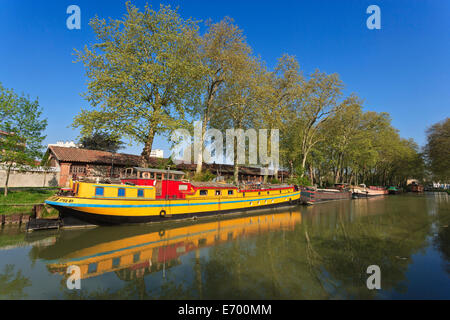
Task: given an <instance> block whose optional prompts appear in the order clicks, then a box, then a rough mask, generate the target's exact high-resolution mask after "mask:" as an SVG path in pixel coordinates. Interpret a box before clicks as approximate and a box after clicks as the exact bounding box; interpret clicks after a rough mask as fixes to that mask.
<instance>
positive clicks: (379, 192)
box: [351, 184, 388, 198]
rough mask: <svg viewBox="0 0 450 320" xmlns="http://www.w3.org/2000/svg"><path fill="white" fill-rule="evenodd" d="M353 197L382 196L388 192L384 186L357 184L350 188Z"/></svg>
mask: <svg viewBox="0 0 450 320" xmlns="http://www.w3.org/2000/svg"><path fill="white" fill-rule="evenodd" d="M351 190H352V195H353V198H367V197H375V196H384V195H386V194H388V190H387V189H386V188H384V187H374V186H370V187H366V185H365V184H360V185H359V186H353V187H352V188H351Z"/></svg>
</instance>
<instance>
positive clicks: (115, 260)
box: [112, 258, 120, 268]
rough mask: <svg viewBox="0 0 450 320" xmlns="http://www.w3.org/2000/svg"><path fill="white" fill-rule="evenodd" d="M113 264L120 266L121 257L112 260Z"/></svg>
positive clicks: (114, 266)
mask: <svg viewBox="0 0 450 320" xmlns="http://www.w3.org/2000/svg"><path fill="white" fill-rule="evenodd" d="M112 266H113V268H117V267H118V266H120V258H114V259H113V261H112Z"/></svg>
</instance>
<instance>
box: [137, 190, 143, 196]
mask: <svg viewBox="0 0 450 320" xmlns="http://www.w3.org/2000/svg"><path fill="white" fill-rule="evenodd" d="M138 197H144V189H138Z"/></svg>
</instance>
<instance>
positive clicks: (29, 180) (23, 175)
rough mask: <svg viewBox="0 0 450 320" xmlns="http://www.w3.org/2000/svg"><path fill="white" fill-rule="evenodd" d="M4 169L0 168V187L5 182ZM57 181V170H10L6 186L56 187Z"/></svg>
mask: <svg viewBox="0 0 450 320" xmlns="http://www.w3.org/2000/svg"><path fill="white" fill-rule="evenodd" d="M6 172H7V171H6V169H2V168H0V188H1V187H3V186H4V185H5V182H6ZM58 182H59V171H55V170H51V171H47V172H45V171H43V170H30V171H25V172H24V171H20V170H11V173H10V175H9V181H8V187H10V188H14V187H57V186H58Z"/></svg>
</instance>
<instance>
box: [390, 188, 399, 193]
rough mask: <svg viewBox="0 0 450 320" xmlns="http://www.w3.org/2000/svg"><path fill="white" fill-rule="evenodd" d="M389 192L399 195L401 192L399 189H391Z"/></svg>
mask: <svg viewBox="0 0 450 320" xmlns="http://www.w3.org/2000/svg"><path fill="white" fill-rule="evenodd" d="M388 192H389V194H397V193H399V192H400V190H399V189H398V188H397V187H389V188H388Z"/></svg>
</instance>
